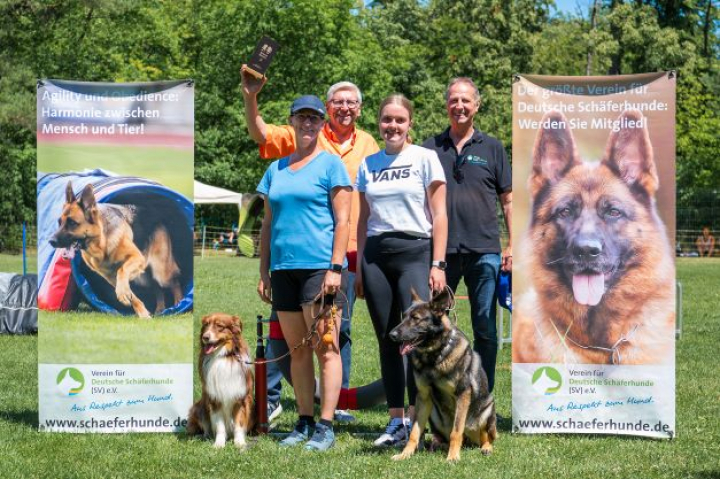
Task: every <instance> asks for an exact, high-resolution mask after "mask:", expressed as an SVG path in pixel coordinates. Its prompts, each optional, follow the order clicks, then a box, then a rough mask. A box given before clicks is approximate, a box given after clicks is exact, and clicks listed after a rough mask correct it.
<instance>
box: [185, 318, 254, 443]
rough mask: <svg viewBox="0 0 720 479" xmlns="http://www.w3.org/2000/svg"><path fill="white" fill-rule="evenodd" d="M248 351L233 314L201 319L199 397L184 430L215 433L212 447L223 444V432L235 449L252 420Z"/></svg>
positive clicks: (251, 385)
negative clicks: (200, 382)
mask: <svg viewBox="0 0 720 479" xmlns="http://www.w3.org/2000/svg"><path fill="white" fill-rule="evenodd" d="M249 362H250V354H249V349H248V346H247V343H246V342H245V340H244V339H243V338H242V322H241V321H240V318H238V317H237V316H231V315H229V314H223V313H213V314H210V315H208V316H205V317H204V318H203V319H202V330H201V333H200V357H199V359H198V370H199V372H200V380H201V381H202V396H201V397H200V400H199V401H197V402H196V403H195V404H193V406H192V407H191V408H190V412H189V413H188V425H187V433H188V435H190V436H193V435H196V434H203V435H204V436H205V437H210V434H211V433H212V434H214V435H215V444H214V445H215V447H217V448H221V447H224V446H225V441H226V440H227V435H228V434H232V435H233V442H234V443H235V446H236V447H238V448H239V449H244V448H245V447H246V446H247V443H246V441H245V435H246V433H247V432H248V431H250V430H251V429H252V428H253V426H254V422H255V418H254V408H253V386H254V378H253V372H252V368H251V367H250V365H249V364H248V363H249Z"/></svg>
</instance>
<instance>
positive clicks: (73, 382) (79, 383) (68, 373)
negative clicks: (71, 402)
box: [55, 368, 85, 396]
mask: <svg viewBox="0 0 720 479" xmlns="http://www.w3.org/2000/svg"><path fill="white" fill-rule="evenodd" d="M55 384H56V385H57V389H58V392H59V393H60V395H61V396H77V395H78V394H80V392H82V390H83V388H84V387H85V376H83V373H81V372H80V371H79V370H78V369H75V368H64V369H63V370H62V371H60V373H58V375H57V378H56V379H55Z"/></svg>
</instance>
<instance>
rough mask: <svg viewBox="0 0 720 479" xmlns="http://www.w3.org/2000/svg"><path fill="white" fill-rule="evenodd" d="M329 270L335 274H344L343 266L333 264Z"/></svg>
mask: <svg viewBox="0 0 720 479" xmlns="http://www.w3.org/2000/svg"><path fill="white" fill-rule="evenodd" d="M329 269H330V271H332V272H333V273H342V270H343V265H341V264H337V263H333V264H331V265H330V268H329Z"/></svg>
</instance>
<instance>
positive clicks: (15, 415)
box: [0, 409, 38, 430]
mask: <svg viewBox="0 0 720 479" xmlns="http://www.w3.org/2000/svg"><path fill="white" fill-rule="evenodd" d="M0 418H2V419H6V420H7V421H9V422H13V423H15V424H21V425H24V426H29V427H31V428H33V429H35V430H37V429H38V412H37V411H34V410H30V409H25V410H22V411H4V412H3V413H2V414H0Z"/></svg>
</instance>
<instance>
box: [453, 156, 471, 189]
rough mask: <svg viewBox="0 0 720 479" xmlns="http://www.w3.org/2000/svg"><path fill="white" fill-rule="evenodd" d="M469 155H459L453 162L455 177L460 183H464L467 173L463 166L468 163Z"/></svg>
mask: <svg viewBox="0 0 720 479" xmlns="http://www.w3.org/2000/svg"><path fill="white" fill-rule="evenodd" d="M467 159H468V158H467V155H458V156H457V157H456V158H455V163H453V178H455V181H457V182H458V183H462V182H463V180H465V173H463V170H462V167H463V165H465V163H467Z"/></svg>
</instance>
